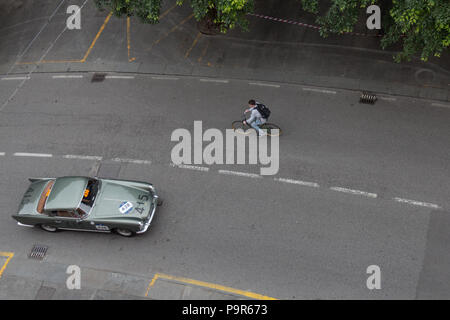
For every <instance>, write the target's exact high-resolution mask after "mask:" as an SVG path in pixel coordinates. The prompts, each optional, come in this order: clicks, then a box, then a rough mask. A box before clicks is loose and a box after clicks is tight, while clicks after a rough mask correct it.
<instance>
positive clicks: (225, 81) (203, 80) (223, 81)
mask: <svg viewBox="0 0 450 320" xmlns="http://www.w3.org/2000/svg"><path fill="white" fill-rule="evenodd" d="M200 81H201V82H219V83H228V80H220V79H200Z"/></svg>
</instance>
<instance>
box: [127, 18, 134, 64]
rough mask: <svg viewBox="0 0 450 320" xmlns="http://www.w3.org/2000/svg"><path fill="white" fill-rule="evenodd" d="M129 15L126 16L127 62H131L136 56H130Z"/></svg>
mask: <svg viewBox="0 0 450 320" xmlns="http://www.w3.org/2000/svg"><path fill="white" fill-rule="evenodd" d="M130 42H131V40H130V17H127V50H128V62H132V61H134V60H136V58H130V50H131V44H130Z"/></svg>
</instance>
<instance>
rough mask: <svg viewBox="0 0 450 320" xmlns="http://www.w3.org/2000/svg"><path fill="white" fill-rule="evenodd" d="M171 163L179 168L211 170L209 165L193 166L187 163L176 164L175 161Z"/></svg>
mask: <svg viewBox="0 0 450 320" xmlns="http://www.w3.org/2000/svg"><path fill="white" fill-rule="evenodd" d="M170 165H171V166H172V167H177V168H181V169H190V170H197V171H204V172H208V171H209V168H208V167H200V166H191V165H187V164H174V163H171V164H170Z"/></svg>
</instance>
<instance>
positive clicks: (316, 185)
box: [274, 178, 320, 188]
mask: <svg viewBox="0 0 450 320" xmlns="http://www.w3.org/2000/svg"><path fill="white" fill-rule="evenodd" d="M274 180H275V181H280V182H285V183H292V184H299V185H301V186H305V187H312V188H319V187H320V186H319V184H318V183H315V182H309V181H301V180H292V179H285V178H274Z"/></svg>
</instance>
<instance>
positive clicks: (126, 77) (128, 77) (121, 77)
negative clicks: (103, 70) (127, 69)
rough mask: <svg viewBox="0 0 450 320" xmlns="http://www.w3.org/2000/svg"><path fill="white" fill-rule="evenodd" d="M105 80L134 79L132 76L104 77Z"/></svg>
mask: <svg viewBox="0 0 450 320" xmlns="http://www.w3.org/2000/svg"><path fill="white" fill-rule="evenodd" d="M105 79H134V76H105Z"/></svg>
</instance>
